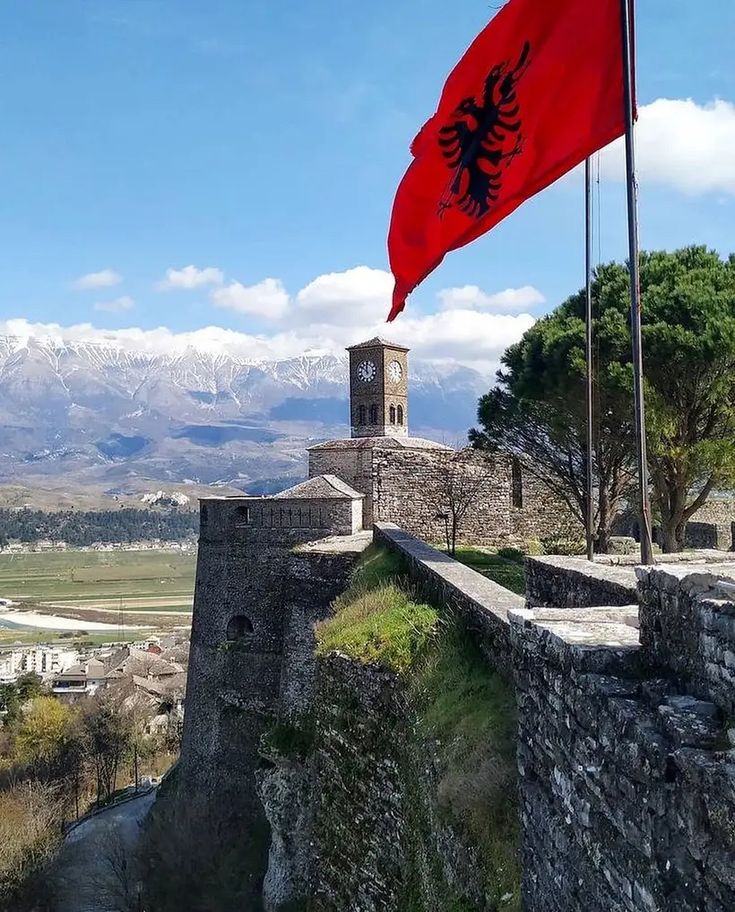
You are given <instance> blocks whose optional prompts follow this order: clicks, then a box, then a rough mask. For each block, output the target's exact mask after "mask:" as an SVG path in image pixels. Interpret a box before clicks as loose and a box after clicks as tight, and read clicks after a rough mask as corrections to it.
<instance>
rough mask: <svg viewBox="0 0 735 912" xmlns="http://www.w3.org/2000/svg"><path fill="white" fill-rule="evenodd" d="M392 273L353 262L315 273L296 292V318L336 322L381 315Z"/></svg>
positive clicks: (354, 321) (386, 304) (386, 305)
mask: <svg viewBox="0 0 735 912" xmlns="http://www.w3.org/2000/svg"><path fill="white" fill-rule="evenodd" d="M392 293H393V277H392V276H391V274H390V273H389V272H386V271H385V270H383V269H370V267H368V266H356V267H355V268H354V269H347V270H345V272H329V273H326V274H325V275H321V276H318V277H317V278H316V279H314V281H313V282H309V284H308V285H307V286H306V287H305V288H302V289H301V291H300V292H299V293H298V294H297V295H296V301H295V316H296V318H297V319H298V320H299V322H310V323H312V322H316V323H318V322H324V323H331V324H335V325H340V326H355V325H364V324H365V323H366V322H372V321H374V320H380V319H381V318H382V319H385V317H386V315H387V313H388V310H389V309H390V299H391V295H392Z"/></svg>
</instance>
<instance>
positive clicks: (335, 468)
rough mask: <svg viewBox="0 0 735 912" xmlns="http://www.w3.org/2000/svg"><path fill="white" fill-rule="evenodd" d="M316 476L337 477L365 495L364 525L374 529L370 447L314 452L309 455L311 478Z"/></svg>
mask: <svg viewBox="0 0 735 912" xmlns="http://www.w3.org/2000/svg"><path fill="white" fill-rule="evenodd" d="M316 475H336V476H337V477H338V478H341V479H342V481H346V482H347V484H348V485H351V487H353V488H354V489H355V490H356V491H359V492H360V493H361V494H364V495H365V500H364V501H363V524H364V527H365V528H366V529H370V528H372V524H373V522H374V521H375V520H374V517H373V457H372V450H371V449H370V448H368V447H364V448H361V447H357V448H355V449H343V450H340V449H327V450H312V451H311V452H310V453H309V478H313V477H314V476H316Z"/></svg>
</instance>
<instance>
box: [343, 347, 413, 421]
mask: <svg viewBox="0 0 735 912" xmlns="http://www.w3.org/2000/svg"><path fill="white" fill-rule="evenodd" d="M347 351H348V352H349V353H350V424H351V426H352V436H353V437H407V436H408V349H407V348H403V347H402V346H401V345H394V344H393V343H392V342H386V341H385V340H384V339H378V338H375V339H370V340H369V341H368V342H362V343H360V345H353V346H352V347H351V348H348V349H347Z"/></svg>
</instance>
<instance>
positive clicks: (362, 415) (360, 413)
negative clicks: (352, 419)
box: [357, 405, 367, 424]
mask: <svg viewBox="0 0 735 912" xmlns="http://www.w3.org/2000/svg"><path fill="white" fill-rule="evenodd" d="M366 417H367V409H366V408H365V406H364V405H358V406H357V423H358V424H365V423H366V421H365V419H366Z"/></svg>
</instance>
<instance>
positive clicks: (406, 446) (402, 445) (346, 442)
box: [307, 436, 452, 453]
mask: <svg viewBox="0 0 735 912" xmlns="http://www.w3.org/2000/svg"><path fill="white" fill-rule="evenodd" d="M369 449H381V450H446V451H447V452H450V451H451V450H452V447H449V446H446V445H445V444H443V443H437V442H436V441H435V440H426V439H425V438H424V437H392V436H386V437H349V438H348V437H346V438H344V439H342V440H327V441H326V442H325V443H316V444H314V446H310V447H307V450H308V452H310V453H312V452H314V451H315V450H316V451H319V450H369Z"/></svg>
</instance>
